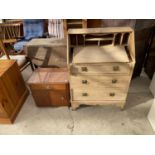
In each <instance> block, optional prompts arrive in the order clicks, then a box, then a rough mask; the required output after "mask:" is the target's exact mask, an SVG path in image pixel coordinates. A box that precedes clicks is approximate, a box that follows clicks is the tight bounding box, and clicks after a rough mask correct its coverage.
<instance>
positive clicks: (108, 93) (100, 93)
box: [71, 88, 127, 101]
mask: <svg viewBox="0 0 155 155" xmlns="http://www.w3.org/2000/svg"><path fill="white" fill-rule="evenodd" d="M71 93H72V99H73V100H81V101H87V100H88V101H89V100H90V101H93V100H95V101H99V100H108V101H114V100H118V101H120V100H125V99H126V96H127V93H125V92H123V91H120V90H114V89H110V88H109V89H106V90H105V91H104V90H95V91H92V90H72V91H71Z"/></svg>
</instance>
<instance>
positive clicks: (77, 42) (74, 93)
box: [67, 27, 135, 109]
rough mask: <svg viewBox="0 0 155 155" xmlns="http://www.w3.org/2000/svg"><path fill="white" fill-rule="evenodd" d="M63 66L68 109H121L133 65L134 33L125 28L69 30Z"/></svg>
mask: <svg viewBox="0 0 155 155" xmlns="http://www.w3.org/2000/svg"><path fill="white" fill-rule="evenodd" d="M67 41H68V42H67V64H68V69H69V79H70V95H71V106H72V108H73V109H76V108H78V107H79V105H81V104H87V105H97V104H98V105H109V104H114V105H116V106H120V107H121V108H123V107H124V105H125V102H126V97H127V93H128V88H129V85H130V81H131V77H132V73H133V69H134V65H135V48H134V32H133V30H132V29H131V28H129V27H115V28H95V29H93V28H90V29H70V30H69V31H68V39H67Z"/></svg>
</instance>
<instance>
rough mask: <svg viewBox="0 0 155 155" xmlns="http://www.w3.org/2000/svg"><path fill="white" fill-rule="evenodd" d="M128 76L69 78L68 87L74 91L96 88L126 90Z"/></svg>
mask: <svg viewBox="0 0 155 155" xmlns="http://www.w3.org/2000/svg"><path fill="white" fill-rule="evenodd" d="M129 81H130V76H117V75H111V76H106V75H103V76H102V75H99V76H97V75H90V76H89V75H82V76H80V75H79V76H74V75H73V76H71V77H70V84H71V85H70V86H71V88H76V89H79V88H80V89H82V88H86V89H93V88H94V89H96V88H98V89H99V88H101V89H103V88H108V87H113V88H121V90H126V89H127V88H128V86H129Z"/></svg>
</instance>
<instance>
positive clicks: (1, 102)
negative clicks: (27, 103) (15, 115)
mask: <svg viewBox="0 0 155 155" xmlns="http://www.w3.org/2000/svg"><path fill="white" fill-rule="evenodd" d="M12 111H13V105H12V103H11V101H10V99H9V96H8V94H7V93H6V92H5V88H4V86H3V84H2V82H1V81H0V117H9V116H10V115H11V113H12Z"/></svg>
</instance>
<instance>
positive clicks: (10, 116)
mask: <svg viewBox="0 0 155 155" xmlns="http://www.w3.org/2000/svg"><path fill="white" fill-rule="evenodd" d="M27 96H28V89H27V87H26V86H25V83H24V80H23V78H22V76H21V73H20V71H19V67H18V65H17V63H16V61H14V60H0V123H13V121H14V120H15V117H16V115H17V114H18V112H19V110H20V108H21V106H22V105H23V103H24V102H25V99H26V97H27Z"/></svg>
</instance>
